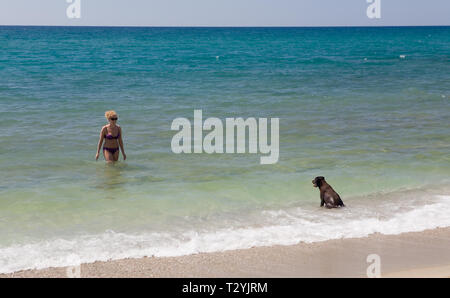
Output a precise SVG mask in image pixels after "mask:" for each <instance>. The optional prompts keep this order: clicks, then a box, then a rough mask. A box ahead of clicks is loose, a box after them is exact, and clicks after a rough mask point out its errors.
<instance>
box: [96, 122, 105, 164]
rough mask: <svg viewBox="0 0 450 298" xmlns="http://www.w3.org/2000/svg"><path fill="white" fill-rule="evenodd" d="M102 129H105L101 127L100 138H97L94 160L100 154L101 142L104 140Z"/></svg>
mask: <svg viewBox="0 0 450 298" xmlns="http://www.w3.org/2000/svg"><path fill="white" fill-rule="evenodd" d="M104 129H105V128H104V127H103V128H102V130H101V131H100V137H99V140H98V145H97V154H96V155H95V160H97V159H98V155H99V154H100V148H101V147H102V144H103V140H104V139H105V134H104V133H103V130H104Z"/></svg>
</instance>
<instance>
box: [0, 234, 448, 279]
mask: <svg viewBox="0 0 450 298" xmlns="http://www.w3.org/2000/svg"><path fill="white" fill-rule="evenodd" d="M449 247H450V227H447V228H436V229H432V230H425V231H422V232H408V233H402V234H398V235H382V234H379V233H375V234H371V235H369V236H368V237H363V238H346V239H335V240H327V241H322V242H314V243H299V244H296V245H289V246H280V245H276V246H267V247H253V248H249V249H239V250H230V251H223V252H213V253H198V254H193V255H185V256H179V257H144V258H138V259H121V260H111V261H106V262H100V261H97V262H94V263H87V264H82V265H81V267H80V276H81V277H188V278H194V277H230V278H233V277H367V273H366V271H367V268H368V267H369V266H370V265H371V263H368V262H367V261H366V259H367V256H368V255H370V254H377V255H379V256H380V265H381V267H380V268H381V270H380V271H381V277H450V250H449V249H448V248H449ZM68 270H70V267H58V268H46V269H39V270H24V271H18V272H14V273H8V274H0V277H2V278H4V277H67V272H68Z"/></svg>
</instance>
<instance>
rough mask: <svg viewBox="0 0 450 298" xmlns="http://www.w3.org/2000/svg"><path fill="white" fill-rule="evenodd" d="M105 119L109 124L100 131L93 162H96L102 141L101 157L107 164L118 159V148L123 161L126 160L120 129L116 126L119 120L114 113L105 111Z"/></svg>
mask: <svg viewBox="0 0 450 298" xmlns="http://www.w3.org/2000/svg"><path fill="white" fill-rule="evenodd" d="M105 117H106V119H107V120H108V121H109V124H107V125H105V126H103V127H102V130H101V131H100V139H99V140H98V146H97V154H96V155H95V160H98V155H99V153H100V148H101V147H102V144H103V141H105V145H104V146H103V155H104V156H105V160H106V161H107V162H112V161H117V160H118V159H119V146H120V150H122V155H123V160H126V159H127V155H126V154H125V150H123V141H122V128H121V127H120V126H119V125H117V124H116V123H117V120H118V119H119V118H118V117H117V113H116V112H115V111H106V112H105Z"/></svg>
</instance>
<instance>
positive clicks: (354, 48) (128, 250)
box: [0, 27, 450, 272]
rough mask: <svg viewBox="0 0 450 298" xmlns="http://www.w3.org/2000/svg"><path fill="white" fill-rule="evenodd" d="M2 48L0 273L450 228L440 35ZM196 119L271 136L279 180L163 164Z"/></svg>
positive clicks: (160, 37)
mask: <svg viewBox="0 0 450 298" xmlns="http://www.w3.org/2000/svg"><path fill="white" fill-rule="evenodd" d="M0 48H1V51H0V120H1V132H0V252H1V253H0V272H8V271H14V270H19V269H26V268H34V267H46V266H50V265H52V266H56V265H65V264H66V263H67V262H65V261H64V258H65V257H66V256H67V255H69V254H76V255H78V256H80V258H81V260H82V261H94V260H101V259H109V258H119V257H129V256H142V255H152V254H153V255H179V254H187V253H194V252H199V251H218V250H224V249H233V248H245V247H251V246H257V245H272V244H291V243H297V242H299V241H321V240H326V239H331V238H340V237H351V236H364V235H366V234H368V233H371V232H384V233H397V232H404V231H409V230H420V229H425V228H431V227H436V226H450V222H449V217H448V214H446V213H445V208H444V209H443V206H447V205H445V204H449V200H450V199H449V197H448V195H450V191H449V189H447V188H446V185H447V184H448V182H449V180H450V154H449V153H450V145H449V144H450V121H449V115H450V92H449V90H450V27H422V28H419V27H417V28H416V27H403V28H77V27H73V28H67V27H0ZM109 109H114V110H116V111H117V113H118V114H119V125H121V126H122V129H123V137H124V142H125V150H126V152H127V157H128V158H127V161H125V162H123V161H120V162H119V163H117V164H115V165H107V164H105V162H104V161H100V160H99V161H97V162H96V161H95V158H94V157H95V153H96V146H97V141H98V135H99V132H100V129H101V127H102V126H103V125H105V124H106V121H105V119H104V116H103V114H104V112H105V110H109ZM194 109H201V110H202V111H203V117H204V119H205V118H208V117H218V118H220V119H222V120H223V121H224V119H225V118H227V117H243V118H248V117H267V118H273V117H278V118H280V158H279V161H278V163H276V164H274V165H260V163H259V161H260V156H261V155H259V154H212V155H208V154H190V155H188V154H181V155H177V154H174V153H172V151H171V147H170V143H171V139H172V137H173V135H174V134H175V132H174V131H171V130H170V126H171V123H172V120H174V119H175V118H177V117H186V118H189V119H191V121H193V115H194V114H193V113H194ZM319 175H322V176H325V177H326V179H327V180H328V181H329V183H330V184H331V185H332V186H333V187H334V188H335V189H336V190H337V191H338V192H339V193H340V195H341V197H342V198H343V199H344V202H345V203H346V205H347V206H348V207H347V208H346V209H345V210H344V209H343V210H338V211H336V210H333V211H328V210H323V209H320V208H318V205H319V198H318V191H317V189H315V188H313V187H312V184H311V180H312V179H313V178H314V177H315V176H319ZM442 204H444V205H442ZM387 206H389V208H387ZM399 214H401V216H400V215H399ZM406 219H407V220H406ZM330 222H333V223H334V226H341V227H346V228H345V229H344V228H343V229H342V230H336V231H334V232H333V233H330V227H329V223H330ZM361 226H363V227H364V228H361ZM388 226H389V227H390V228H389V229H387V227H388ZM357 227H359V228H357ZM349 231H350V232H349ZM24 255H27V256H29V257H27V258H25V257H23V256H24ZM18 256H20V257H18Z"/></svg>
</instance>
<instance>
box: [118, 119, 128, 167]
mask: <svg viewBox="0 0 450 298" xmlns="http://www.w3.org/2000/svg"><path fill="white" fill-rule="evenodd" d="M119 133H120V136H119V146H120V150H121V151H122V155H123V160H126V159H127V155H126V154H125V150H124V149H123V140H122V127H119Z"/></svg>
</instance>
